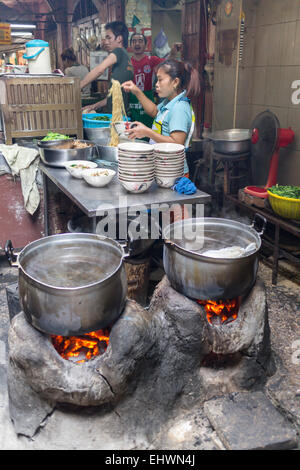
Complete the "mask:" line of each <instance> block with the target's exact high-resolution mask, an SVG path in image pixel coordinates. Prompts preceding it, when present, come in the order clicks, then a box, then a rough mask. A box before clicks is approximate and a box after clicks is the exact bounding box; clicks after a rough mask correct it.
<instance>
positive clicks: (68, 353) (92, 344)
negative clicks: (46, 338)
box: [51, 328, 109, 364]
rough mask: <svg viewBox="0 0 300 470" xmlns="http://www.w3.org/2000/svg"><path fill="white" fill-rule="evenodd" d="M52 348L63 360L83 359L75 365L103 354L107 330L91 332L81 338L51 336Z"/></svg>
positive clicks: (105, 346) (107, 335)
mask: <svg viewBox="0 0 300 470" xmlns="http://www.w3.org/2000/svg"><path fill="white" fill-rule="evenodd" d="M51 339H52V343H53V346H54V347H55V349H56V351H57V352H58V354H60V356H61V357H63V358H64V359H67V360H69V359H71V358H76V357H79V356H80V357H84V356H85V359H84V358H83V359H80V360H78V361H75V362H76V363H77V364H79V363H82V362H85V361H86V360H88V359H91V358H92V357H95V356H98V355H99V354H103V353H104V352H105V351H106V349H107V346H108V343H109V329H108V328H106V329H104V330H98V331H91V332H90V333H85V334H83V335H82V336H56V335H51Z"/></svg>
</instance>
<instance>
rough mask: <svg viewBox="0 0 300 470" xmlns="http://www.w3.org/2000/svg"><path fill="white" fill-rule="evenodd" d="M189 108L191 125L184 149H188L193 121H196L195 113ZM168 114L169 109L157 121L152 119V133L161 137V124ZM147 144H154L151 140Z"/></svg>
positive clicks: (193, 127)
mask: <svg viewBox="0 0 300 470" xmlns="http://www.w3.org/2000/svg"><path fill="white" fill-rule="evenodd" d="M190 107H191V112H192V124H191V128H190V130H189V133H188V135H187V137H186V139H185V143H184V146H185V148H186V149H187V148H188V147H189V144H190V140H191V138H192V135H193V132H194V129H195V120H196V119H195V113H194V111H193V108H192V105H190ZM168 112H169V109H166V110H165V112H164V113H163V115H162V116H161V117H160V119H159V120H156V119H154V121H153V124H152V130H153V131H154V132H156V133H157V134H160V135H162V124H163V121H164V119H165V117H166V115H167V114H168ZM149 143H150V144H155V143H156V142H154V140H153V139H150V141H149Z"/></svg>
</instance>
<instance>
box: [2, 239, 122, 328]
mask: <svg viewBox="0 0 300 470" xmlns="http://www.w3.org/2000/svg"><path fill="white" fill-rule="evenodd" d="M5 248H6V254H7V257H8V259H9V260H10V262H11V264H12V265H16V266H18V267H19V295H20V302H21V305H22V308H23V311H24V313H25V316H26V319H27V320H28V321H29V323H31V324H32V325H33V326H34V327H35V328H37V329H38V330H40V331H42V332H44V333H48V334H55V335H65V336H69V335H73V334H75V335H78V334H82V333H88V332H90V331H95V330H99V329H101V328H104V327H106V326H108V325H110V324H111V323H113V322H114V321H115V320H116V319H117V318H118V317H119V315H120V314H121V312H122V310H123V308H124V305H125V301H126V294H127V279H126V272H125V267H124V263H123V258H124V257H125V254H124V250H123V248H122V247H121V245H120V244H119V243H117V242H116V241H115V240H111V239H110V238H107V237H101V236H99V235H95V234H82V233H78V234H75V233H73V234H60V235H52V236H50V237H45V238H42V239H40V240H36V241H34V242H32V243H30V244H29V245H27V246H26V247H25V248H24V249H23V250H22V251H21V252H20V254H19V255H18V257H17V262H16V263H12V261H13V258H14V257H15V254H14V253H13V248H12V246H11V242H10V241H8V242H7V244H6V247H5Z"/></svg>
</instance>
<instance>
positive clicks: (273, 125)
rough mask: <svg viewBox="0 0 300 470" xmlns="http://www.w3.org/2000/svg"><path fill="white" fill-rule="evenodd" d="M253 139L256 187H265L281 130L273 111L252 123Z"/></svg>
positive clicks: (257, 117)
mask: <svg viewBox="0 0 300 470" xmlns="http://www.w3.org/2000/svg"><path fill="white" fill-rule="evenodd" d="M251 128H252V139H251V165H252V175H253V181H254V182H255V185H258V186H259V185H265V183H266V181H267V178H268V174H269V169H270V164H271V158H272V155H273V153H274V151H275V148H276V144H277V139H278V129H279V128H280V124H279V120H278V118H277V116H276V115H275V114H274V113H272V112H271V111H269V110H267V111H263V112H262V113H260V114H258V115H257V116H256V117H255V119H254V120H253V122H252V125H251Z"/></svg>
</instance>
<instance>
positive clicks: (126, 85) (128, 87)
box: [121, 80, 140, 95]
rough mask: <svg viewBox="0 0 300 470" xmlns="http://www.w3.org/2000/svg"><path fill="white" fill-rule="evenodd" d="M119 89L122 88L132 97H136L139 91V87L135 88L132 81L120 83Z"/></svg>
mask: <svg viewBox="0 0 300 470" xmlns="http://www.w3.org/2000/svg"><path fill="white" fill-rule="evenodd" d="M121 87H122V88H124V90H125V91H126V92H127V93H128V92H131V93H132V94H133V95H136V94H137V93H138V92H139V91H140V89H139V87H138V86H136V85H135V83H133V81H132V80H128V81H127V82H124V83H122V85H121Z"/></svg>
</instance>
